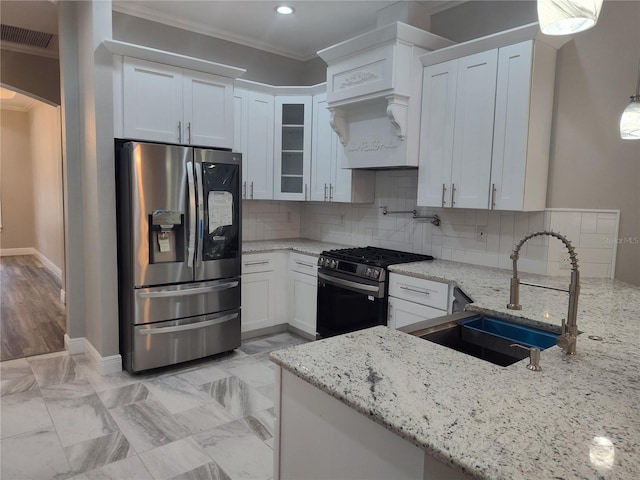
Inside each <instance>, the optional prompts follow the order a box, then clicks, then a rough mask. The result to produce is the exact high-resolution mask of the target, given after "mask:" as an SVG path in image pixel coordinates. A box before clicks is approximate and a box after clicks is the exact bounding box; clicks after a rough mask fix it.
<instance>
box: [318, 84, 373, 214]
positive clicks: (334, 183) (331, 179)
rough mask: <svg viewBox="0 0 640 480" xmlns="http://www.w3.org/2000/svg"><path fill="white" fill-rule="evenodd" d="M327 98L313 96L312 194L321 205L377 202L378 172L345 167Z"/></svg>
mask: <svg viewBox="0 0 640 480" xmlns="http://www.w3.org/2000/svg"><path fill="white" fill-rule="evenodd" d="M330 120H331V113H330V112H329V110H328V109H327V95H326V94H325V93H321V94H318V95H314V96H313V132H312V133H313V134H312V150H311V194H310V198H309V200H313V201H318V202H353V203H367V202H369V203H370V202H373V199H374V188H375V172H373V171H363V170H351V169H346V168H342V162H343V160H344V158H343V156H344V147H343V146H342V144H341V143H340V141H339V139H338V135H337V134H336V133H335V132H334V131H333V129H332V128H331V123H330Z"/></svg>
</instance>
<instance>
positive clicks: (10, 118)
mask: <svg viewBox="0 0 640 480" xmlns="http://www.w3.org/2000/svg"><path fill="white" fill-rule="evenodd" d="M0 148H1V150H0V183H1V185H0V192H1V195H2V232H1V233H0V248H2V249H3V250H8V249H16V248H33V247H35V243H36V234H35V224H34V221H33V182H32V180H31V178H32V174H31V172H32V169H31V142H30V133H29V114H28V113H27V112H20V111H12V110H6V109H2V110H0Z"/></svg>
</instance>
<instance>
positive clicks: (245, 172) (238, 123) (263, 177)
mask: <svg viewBox="0 0 640 480" xmlns="http://www.w3.org/2000/svg"><path fill="white" fill-rule="evenodd" d="M234 101H235V117H236V120H235V139H234V150H236V151H239V152H241V153H242V198H244V199H248V200H271V199H273V152H274V150H273V145H274V132H275V130H274V96H273V95H270V94H266V93H261V92H254V91H250V90H244V89H238V88H236V90H235V93H234ZM238 117H239V118H238Z"/></svg>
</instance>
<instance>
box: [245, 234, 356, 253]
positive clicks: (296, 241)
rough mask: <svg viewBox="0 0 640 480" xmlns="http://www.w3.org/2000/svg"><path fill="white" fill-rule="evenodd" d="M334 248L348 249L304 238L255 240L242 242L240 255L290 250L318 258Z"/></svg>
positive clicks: (346, 246)
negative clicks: (325, 251)
mask: <svg viewBox="0 0 640 480" xmlns="http://www.w3.org/2000/svg"><path fill="white" fill-rule="evenodd" d="M336 248H349V245H340V244H338V243H327V242H321V241H318V240H308V239H306V238H284V239H281V240H255V241H250V242H242V253H244V254H251V253H264V252H274V251H277V250H291V251H294V252H298V253H304V254H307V255H316V256H318V255H320V254H321V253H322V252H323V251H324V250H333V249H336Z"/></svg>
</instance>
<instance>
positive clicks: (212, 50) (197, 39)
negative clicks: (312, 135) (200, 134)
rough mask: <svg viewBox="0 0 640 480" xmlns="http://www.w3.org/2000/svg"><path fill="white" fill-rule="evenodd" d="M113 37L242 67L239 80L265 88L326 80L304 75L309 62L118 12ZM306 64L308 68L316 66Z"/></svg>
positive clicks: (311, 83) (308, 83)
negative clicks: (266, 85) (254, 82)
mask: <svg viewBox="0 0 640 480" xmlns="http://www.w3.org/2000/svg"><path fill="white" fill-rule="evenodd" d="M113 38H115V39H116V40H121V41H123V42H129V43H135V44H138V45H146V46H149V47H153V48H157V49H160V50H166V51H170V52H175V53H180V54H183V55H189V56H191V57H196V58H203V59H206V60H210V61H212V62H218V63H222V64H225V65H233V66H234V67H240V68H245V69H246V70H247V73H245V74H244V75H243V76H242V78H243V79H245V80H253V81H256V82H261V83H266V84H268V85H314V84H316V83H320V82H323V81H325V80H326V74H325V75H322V76H321V79H320V80H316V77H315V75H308V74H307V63H309V62H299V61H296V60H293V59H291V58H287V57H283V56H281V55H276V54H273V53H269V52H265V51H263V50H257V49H255V48H251V47H247V46H244V45H239V44H236V43H232V42H228V41H226V40H220V39H217V38H213V37H209V36H207V35H202V34H200V33H194V32H190V31H188V30H183V29H181V28H176V27H171V26H169V25H164V24H161V23H157V22H153V21H150V20H145V19H142V18H138V17H134V16H131V15H126V14H123V13H119V12H113ZM310 62H311V63H310V65H311V66H314V65H316V63H314V62H313V61H310ZM314 71H316V72H317V70H314Z"/></svg>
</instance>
